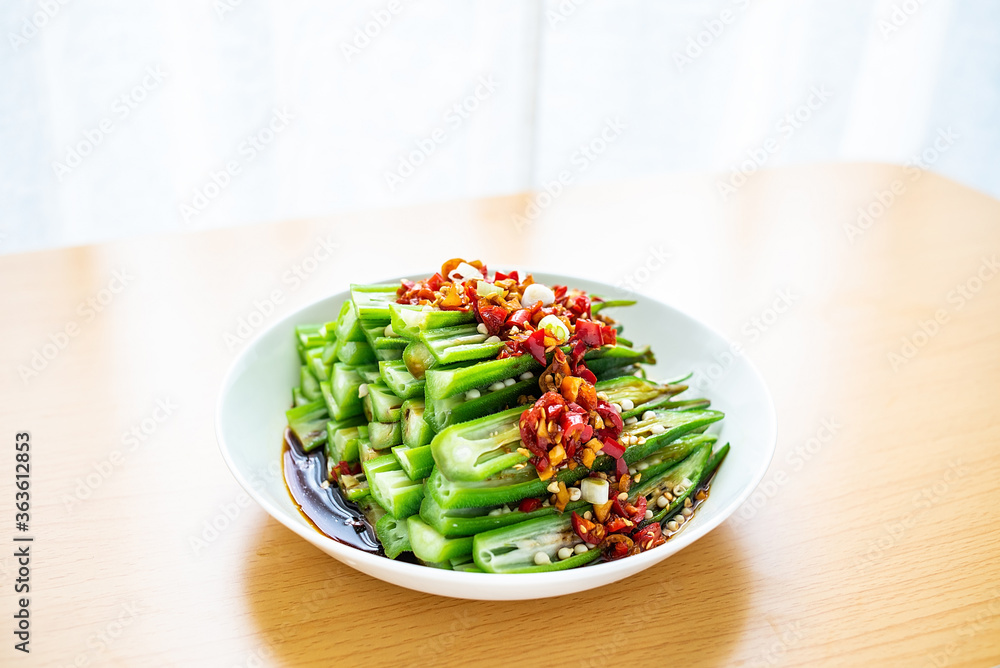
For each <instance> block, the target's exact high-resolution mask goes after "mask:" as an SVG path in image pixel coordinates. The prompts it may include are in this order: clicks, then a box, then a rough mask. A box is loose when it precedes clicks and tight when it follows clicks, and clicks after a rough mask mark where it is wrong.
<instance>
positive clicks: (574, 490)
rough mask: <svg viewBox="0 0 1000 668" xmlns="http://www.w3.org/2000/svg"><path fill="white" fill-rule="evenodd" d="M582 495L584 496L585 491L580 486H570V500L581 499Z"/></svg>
mask: <svg viewBox="0 0 1000 668" xmlns="http://www.w3.org/2000/svg"><path fill="white" fill-rule="evenodd" d="M581 496H583V492H581V491H580V488H579V487H570V488H569V500H570V501H579V500H580V497H581Z"/></svg>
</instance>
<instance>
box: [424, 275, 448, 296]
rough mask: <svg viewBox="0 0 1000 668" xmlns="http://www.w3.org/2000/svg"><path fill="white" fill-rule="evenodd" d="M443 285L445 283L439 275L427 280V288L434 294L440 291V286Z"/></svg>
mask: <svg viewBox="0 0 1000 668" xmlns="http://www.w3.org/2000/svg"><path fill="white" fill-rule="evenodd" d="M444 283H445V279H444V276H442V275H441V274H439V273H435V274H434V275H433V276H431V277H430V278H428V279H427V287H428V288H429V289H430V290H432V291H434V292H437V291H438V290H440V289H441V286H442V285H444Z"/></svg>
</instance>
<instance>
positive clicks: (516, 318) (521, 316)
mask: <svg viewBox="0 0 1000 668" xmlns="http://www.w3.org/2000/svg"><path fill="white" fill-rule="evenodd" d="M529 320H531V311H529V310H528V309H526V308H521V309H518V310H516V311H514V312H513V313H511V314H510V317H509V318H507V324H508V325H516V326H517V327H521V328H523V327H524V323H526V322H528V321H529Z"/></svg>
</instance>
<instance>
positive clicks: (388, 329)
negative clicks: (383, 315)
mask: <svg viewBox="0 0 1000 668" xmlns="http://www.w3.org/2000/svg"><path fill="white" fill-rule="evenodd" d="M382 333H383V334H385V335H386V336H390V337H391V336H399V334H397V333H396V330H394V329H393V328H392V325H391V324H388V325H386V326H385V330H383V332H382Z"/></svg>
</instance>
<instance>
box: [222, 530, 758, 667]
mask: <svg viewBox="0 0 1000 668" xmlns="http://www.w3.org/2000/svg"><path fill="white" fill-rule="evenodd" d="M739 547H740V546H739V541H738V539H737V536H736V534H735V533H734V532H733V531H732V530H731V529H729V528H728V527H727V526H726V525H723V526H722V527H720V528H718V529H717V530H715V531H714V532H712V533H711V534H709V535H708V536H706V537H704V538H702V539H701V540H699V541H698V542H696V543H695V544H694V545H692V546H691V547H689V548H687V549H685V550H683V551H681V552H680V553H678V554H676V555H674V556H673V557H671V558H669V559H667V560H665V561H664V562H662V563H660V564H658V565H656V566H654V567H652V568H650V569H648V570H646V571H643V572H642V573H640V574H638V575H636V576H633V577H631V578H628V579H626V580H623V581H621V582H618V583H614V584H610V585H607V586H605V587H602V588H599V589H596V590H591V591H588V592H581V593H579V594H572V595H568V596H563V597H559V598H554V599H541V600H533V601H467V600H460V599H451V598H442V597H438V596H432V595H429V594H423V593H419V592H415V591H410V590H408V589H403V588H401V587H396V586H394V585H390V584H388V583H385V582H382V581H381V580H376V579H374V578H371V577H369V576H367V575H364V574H362V573H360V572H358V571H355V570H354V569H352V568H350V567H348V566H345V565H343V564H341V563H340V562H339V561H336V560H335V559H333V558H332V557H329V556H327V555H326V554H325V553H323V552H321V551H320V550H318V549H317V548H315V547H313V546H312V545H310V544H309V543H307V542H305V541H304V540H300V539H299V538H298V537H297V536H296V535H295V534H294V533H292V532H291V531H289V530H288V529H286V528H285V527H283V526H282V525H281V524H279V523H278V522H276V521H274V520H272V519H270V518H268V519H267V520H266V521H264V522H262V524H261V526H260V527H259V530H258V537H257V547H256V549H255V550H254V551H253V552H252V553H251V554H249V555H248V557H247V564H246V568H245V571H244V574H243V576H244V585H245V587H244V589H245V597H246V604H247V607H248V609H249V610H250V612H251V614H252V616H253V621H254V622H255V623H256V626H257V628H258V629H259V630H258V634H257V641H258V644H257V645H256V646H255V647H254V646H251V649H250V650H248V655H247V656H246V657H233V660H234V661H236V665H255V666H259V665H292V666H305V665H317V666H319V665H323V666H327V665H331V664H333V665H339V664H340V663H341V662H343V661H350V662H351V665H373V666H382V665H399V666H424V665H428V666H430V665H433V666H441V665H456V666H457V665H477V666H482V665H498V666H501V665H502V666H510V665H553V666H582V667H587V668H589V667H590V666H595V667H596V666H601V667H603V666H607V665H613V664H622V665H640V666H641V665H646V664H649V663H654V662H655V663H656V664H657V665H660V664H670V665H693V666H724V665H729V664H730V663H731V661H730V660H729V657H730V655H731V654H732V652H733V651H734V649H735V646H736V644H737V642H738V641H739V639H740V638H741V636H742V633H743V627H744V624H745V622H746V617H747V614H748V611H749V608H750V605H751V604H750V587H751V586H752V585H751V582H750V578H749V571H748V569H747V567H746V566H745V565H744V564H743V562H742V556H741V552H740V549H739Z"/></svg>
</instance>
